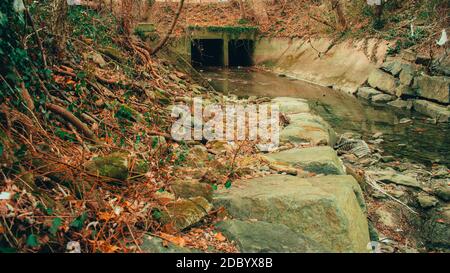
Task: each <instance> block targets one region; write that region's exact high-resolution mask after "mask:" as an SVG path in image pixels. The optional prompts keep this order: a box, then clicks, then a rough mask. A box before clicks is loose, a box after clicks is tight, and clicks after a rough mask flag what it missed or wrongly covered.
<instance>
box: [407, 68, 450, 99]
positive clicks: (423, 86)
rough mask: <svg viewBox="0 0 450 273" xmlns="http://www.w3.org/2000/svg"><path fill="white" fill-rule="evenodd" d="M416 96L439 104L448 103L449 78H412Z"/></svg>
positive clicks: (449, 95) (449, 91)
mask: <svg viewBox="0 0 450 273" xmlns="http://www.w3.org/2000/svg"><path fill="white" fill-rule="evenodd" d="M413 87H414V88H415V89H416V92H417V95H418V96H420V97H423V98H426V99H430V100H435V101H438V102H441V103H450V88H449V87H450V78H449V77H445V76H436V77H432V76H428V75H422V76H418V77H416V78H414V84H413Z"/></svg>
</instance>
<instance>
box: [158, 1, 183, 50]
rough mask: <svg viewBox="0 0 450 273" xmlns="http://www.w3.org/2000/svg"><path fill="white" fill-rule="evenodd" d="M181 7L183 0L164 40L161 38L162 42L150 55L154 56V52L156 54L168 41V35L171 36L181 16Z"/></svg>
mask: <svg viewBox="0 0 450 273" xmlns="http://www.w3.org/2000/svg"><path fill="white" fill-rule="evenodd" d="M183 5H184V0H181V1H180V5H179V6H178V10H177V13H176V14H175V18H173V22H172V25H171V26H170V28H169V30H168V31H167V33H166V35H165V36H164V38H162V40H161V41H160V42H159V43H158V44H157V45H156V46H155V48H154V49H153V50H152V52H151V54H152V55H153V54H156V52H158V51H159V50H160V49H161V48H162V47H163V46H164V45H165V44H166V42H167V40H169V37H170V35H171V34H172V31H173V30H174V28H175V26H176V24H177V21H178V18H179V17H180V14H181V10H182V9H183Z"/></svg>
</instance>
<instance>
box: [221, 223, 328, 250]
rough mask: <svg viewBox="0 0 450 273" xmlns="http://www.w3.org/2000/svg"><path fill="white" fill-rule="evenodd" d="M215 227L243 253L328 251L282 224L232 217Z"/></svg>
mask: <svg viewBox="0 0 450 273" xmlns="http://www.w3.org/2000/svg"><path fill="white" fill-rule="evenodd" d="M216 227H217V229H218V230H220V231H221V232H222V233H223V234H224V235H225V236H226V237H227V238H228V239H229V240H232V241H235V242H236V243H237V246H238V248H239V250H240V251H241V252H244V253H274V252H275V253H288V252H290V253H292V252H293V253H317V252H328V251H327V250H326V249H324V248H323V247H322V246H320V245H319V244H318V243H317V242H315V241H313V240H311V239H310V238H307V237H305V236H303V235H301V234H297V233H295V232H294V231H292V230H291V229H290V228H288V227H287V226H285V225H282V224H276V223H267V222H264V221H241V220H237V219H233V220H226V221H223V222H220V223H218V224H216Z"/></svg>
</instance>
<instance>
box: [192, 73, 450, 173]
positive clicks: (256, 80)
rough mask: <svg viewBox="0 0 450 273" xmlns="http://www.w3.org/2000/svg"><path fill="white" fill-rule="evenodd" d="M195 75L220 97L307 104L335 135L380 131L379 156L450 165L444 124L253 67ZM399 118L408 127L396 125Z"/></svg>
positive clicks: (448, 129) (366, 136)
mask: <svg viewBox="0 0 450 273" xmlns="http://www.w3.org/2000/svg"><path fill="white" fill-rule="evenodd" d="M201 74H202V75H203V76H204V77H205V78H206V79H209V80H210V83H211V84H212V86H213V87H214V88H216V90H217V91H221V92H223V93H225V94H235V95H237V96H239V97H248V96H268V97H299V98H304V99H307V100H308V101H309V102H310V104H311V107H312V108H313V110H314V111H315V112H316V113H317V114H319V115H320V116H322V117H323V118H324V119H325V120H327V121H328V122H329V123H330V124H331V126H332V127H333V128H334V129H335V130H336V132H337V133H345V132H355V133H359V134H361V135H362V136H363V137H364V139H366V140H367V139H370V136H372V135H373V134H375V133H377V132H382V133H383V139H384V142H383V143H382V144H381V146H382V148H383V149H384V155H393V156H395V157H397V158H407V159H409V160H411V161H412V162H418V163H424V164H427V165H430V164H432V163H434V162H436V163H439V164H444V165H447V166H450V124H432V123H430V121H429V120H427V117H424V116H421V115H419V114H416V113H411V112H410V111H402V110H399V109H397V108H394V107H391V106H388V105H373V104H369V103H367V102H364V101H362V100H360V99H357V98H356V97H354V96H352V95H348V94H345V93H344V92H341V91H336V90H333V89H330V88H326V87H321V86H318V85H314V84H310V83H307V82H304V81H300V80H295V79H291V78H287V77H280V76H277V75H275V74H273V73H270V72H264V71H259V70H256V69H253V68H234V69H224V68H208V69H207V70H201ZM402 118H407V119H411V120H412V122H409V123H405V124H403V123H400V120H401V119H402Z"/></svg>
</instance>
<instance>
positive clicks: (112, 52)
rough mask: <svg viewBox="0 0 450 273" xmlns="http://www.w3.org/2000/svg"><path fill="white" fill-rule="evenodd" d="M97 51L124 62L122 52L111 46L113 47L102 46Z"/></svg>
mask: <svg viewBox="0 0 450 273" xmlns="http://www.w3.org/2000/svg"><path fill="white" fill-rule="evenodd" d="M99 51H100V52H101V53H103V54H105V55H106V56H108V57H109V58H111V59H113V60H116V61H118V62H119V63H126V59H125V57H124V56H123V54H122V52H120V50H118V49H116V48H113V47H102V48H100V49H99Z"/></svg>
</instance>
